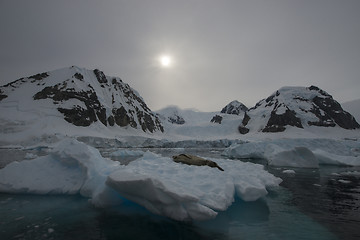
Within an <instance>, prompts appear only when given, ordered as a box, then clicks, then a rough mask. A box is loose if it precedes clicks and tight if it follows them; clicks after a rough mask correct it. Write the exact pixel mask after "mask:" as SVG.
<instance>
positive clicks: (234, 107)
mask: <svg viewBox="0 0 360 240" xmlns="http://www.w3.org/2000/svg"><path fill="white" fill-rule="evenodd" d="M247 110H248V108H247V107H246V106H245V105H244V104H242V103H241V102H239V101H237V100H234V101H232V102H230V103H229V104H227V105H226V106H225V107H224V108H223V109H221V111H220V114H216V115H215V116H213V117H212V118H211V120H210V122H212V123H218V124H221V123H222V121H223V119H224V118H228V116H227V115H228V114H232V115H239V116H241V117H242V116H243V115H244V114H245V112H246V111H247Z"/></svg>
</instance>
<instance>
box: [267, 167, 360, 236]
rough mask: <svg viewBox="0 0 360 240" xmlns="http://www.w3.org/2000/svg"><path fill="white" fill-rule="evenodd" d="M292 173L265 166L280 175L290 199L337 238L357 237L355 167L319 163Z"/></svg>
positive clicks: (359, 188)
mask: <svg viewBox="0 0 360 240" xmlns="http://www.w3.org/2000/svg"><path fill="white" fill-rule="evenodd" d="M293 169H294V170H295V171H296V174H295V175H294V176H292V175H288V174H284V173H282V169H276V168H272V169H270V168H269V169H268V170H269V172H271V173H273V174H274V175H277V176H279V177H281V178H282V179H283V180H284V181H283V183H282V184H281V186H283V187H286V188H288V189H289V190H290V191H291V192H292V197H291V203H290V204H292V205H294V206H296V207H298V208H299V209H300V210H301V211H302V212H303V213H305V214H306V215H308V216H310V217H311V218H313V219H314V220H316V221H318V222H319V223H321V224H322V225H324V226H325V227H327V228H328V229H330V230H331V231H332V232H334V233H335V234H336V235H337V236H339V237H340V239H360V229H359V226H360V175H352V174H346V173H349V172H350V173H351V172H356V171H357V172H359V171H360V168H358V167H331V166H322V167H321V168H320V169H296V168H293Z"/></svg>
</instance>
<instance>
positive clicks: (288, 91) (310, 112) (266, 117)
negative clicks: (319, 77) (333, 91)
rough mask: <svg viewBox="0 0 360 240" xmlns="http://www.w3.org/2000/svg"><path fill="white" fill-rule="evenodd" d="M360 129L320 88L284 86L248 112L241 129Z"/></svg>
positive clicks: (349, 115)
mask: <svg viewBox="0 0 360 240" xmlns="http://www.w3.org/2000/svg"><path fill="white" fill-rule="evenodd" d="M312 126H317V127H340V128H343V129H358V128H360V125H359V124H358V123H357V122H356V120H355V118H354V117H353V116H352V115H351V114H350V113H348V112H346V111H344V110H343V108H342V107H341V105H340V104H339V103H338V102H337V101H335V100H334V99H333V98H332V96H331V95H329V94H328V93H327V92H325V91H323V90H321V89H320V88H318V87H315V86H310V87H283V88H281V89H279V90H277V91H276V92H275V93H273V94H272V95H271V96H269V97H268V98H266V99H263V100H261V101H259V102H258V103H257V104H256V106H255V107H253V108H251V109H249V111H248V112H247V113H246V114H245V116H244V119H243V121H242V124H241V125H240V126H239V132H240V133H242V134H246V133H248V132H249V131H255V132H283V131H285V130H286V129H287V128H289V127H296V128H300V129H301V128H309V127H312Z"/></svg>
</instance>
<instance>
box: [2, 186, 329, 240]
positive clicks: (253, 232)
mask: <svg viewBox="0 0 360 240" xmlns="http://www.w3.org/2000/svg"><path fill="white" fill-rule="evenodd" d="M288 197H289V193H288V192H287V190H285V189H283V190H281V192H280V193H275V192H274V193H272V194H270V195H269V196H268V197H266V198H264V199H261V200H258V201H256V202H243V201H241V200H239V199H237V200H236V202H235V203H234V204H233V205H232V206H231V207H230V208H229V209H228V211H226V212H222V213H220V214H219V215H218V217H217V218H215V219H214V220H211V221H206V222H191V223H183V222H177V221H173V220H169V219H167V218H163V217H159V216H155V215H153V214H151V213H149V212H148V211H146V210H145V209H143V208H142V207H140V206H138V205H136V204H133V203H130V202H128V203H125V204H124V205H122V206H119V207H117V208H107V209H96V208H93V207H92V206H91V204H89V203H88V202H87V200H86V199H84V198H82V197H80V196H34V195H9V194H0V214H1V222H0V235H1V236H2V239H335V238H334V236H333V235H332V234H330V233H329V232H328V231H327V230H326V229H325V228H323V227H322V226H320V225H319V224H317V223H315V222H313V221H312V220H311V219H310V218H308V217H306V216H305V215H303V214H301V213H299V212H298V211H297V209H296V208H294V207H292V206H291V205H288V202H289V198H288Z"/></svg>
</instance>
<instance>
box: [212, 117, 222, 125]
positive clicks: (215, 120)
mask: <svg viewBox="0 0 360 240" xmlns="http://www.w3.org/2000/svg"><path fill="white" fill-rule="evenodd" d="M222 119H223V117H222V116H220V115H215V116H214V117H213V118H212V119H211V120H210V122H212V123H218V124H221V121H222Z"/></svg>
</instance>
